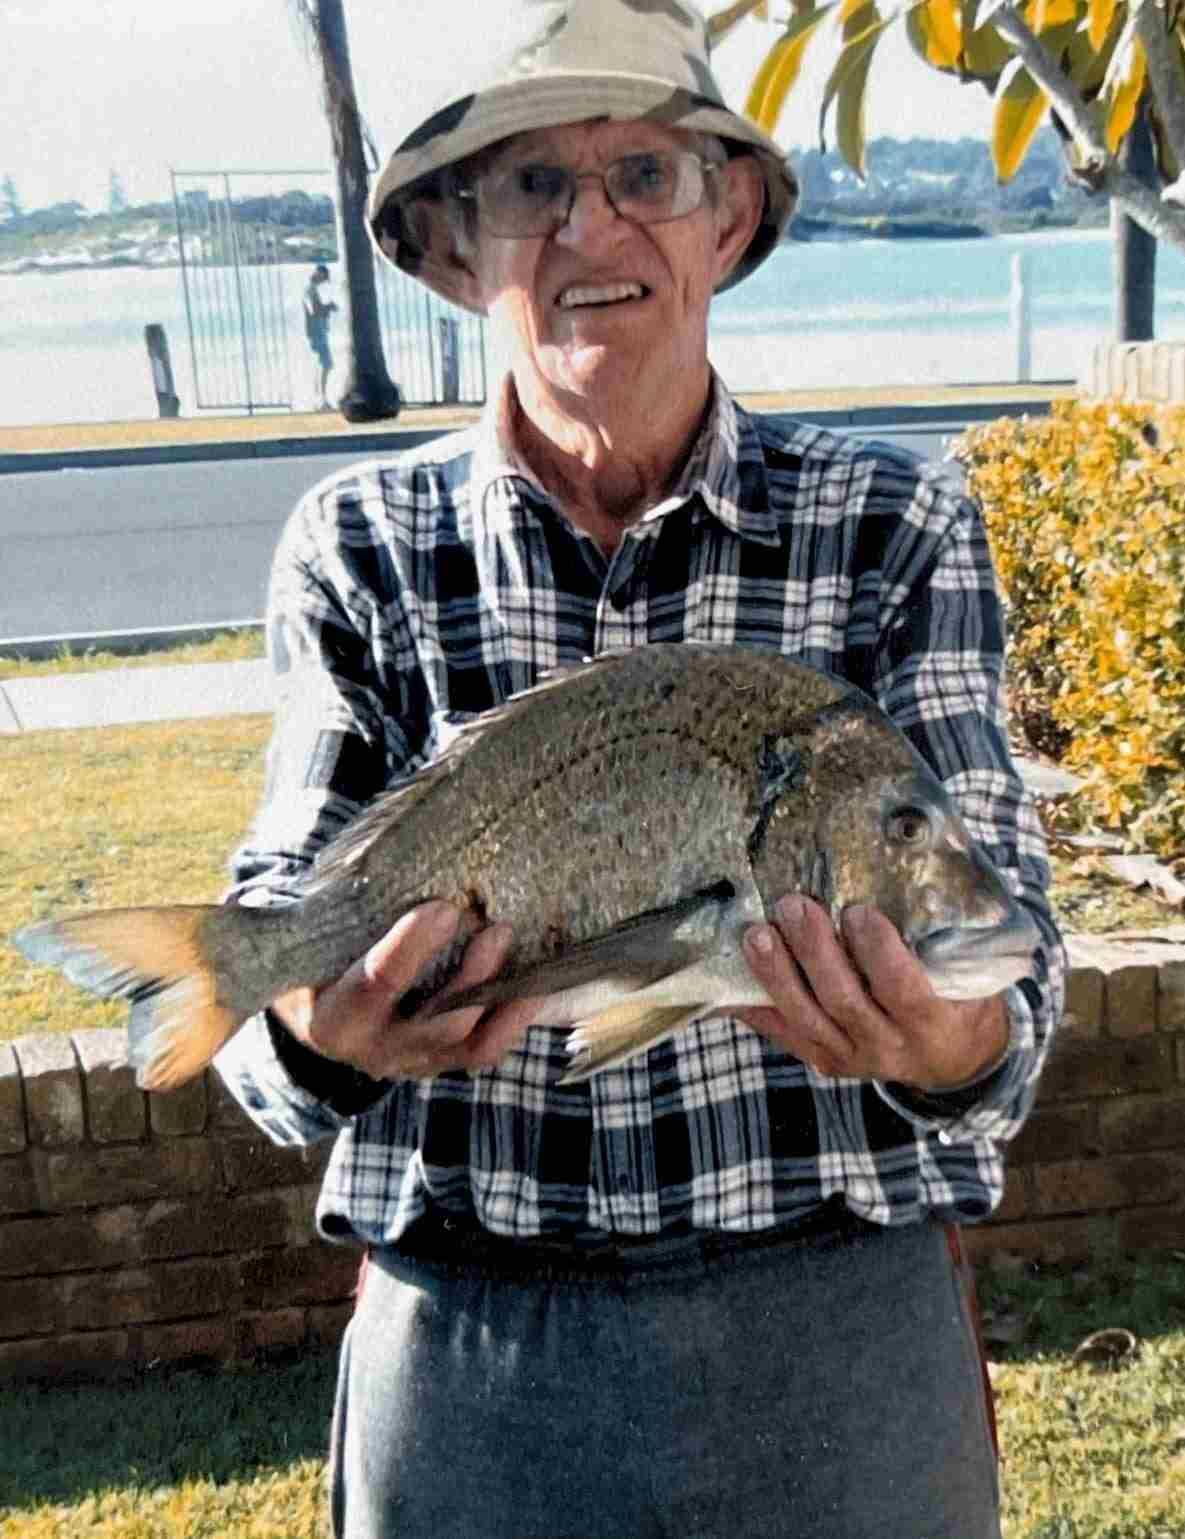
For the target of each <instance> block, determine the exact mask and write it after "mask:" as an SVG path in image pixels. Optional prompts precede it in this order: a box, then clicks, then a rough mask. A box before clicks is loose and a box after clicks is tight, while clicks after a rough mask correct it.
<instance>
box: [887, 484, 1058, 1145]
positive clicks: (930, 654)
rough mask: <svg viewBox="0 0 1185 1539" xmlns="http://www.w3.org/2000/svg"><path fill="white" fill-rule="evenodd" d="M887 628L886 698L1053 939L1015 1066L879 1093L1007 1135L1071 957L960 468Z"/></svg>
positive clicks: (912, 555) (990, 583) (916, 552)
mask: <svg viewBox="0 0 1185 1539" xmlns="http://www.w3.org/2000/svg"><path fill="white" fill-rule="evenodd" d="M880 637H881V640H880V642H879V644H878V648H877V654H876V659H875V664H874V689H875V692H876V694H877V696H878V699H879V701H880V704H881V705H882V707H883V708H884V709H885V710H886V711H887V712H888V714H889V715H890V716H891V717H892V718H893V720H894V721H895V722H896V723H897V725H898V726H900V727H901V728H902V729H903V730H904V731H905V732H906V733H907V735H908V736H909V737H910V738H911V740H912V741H913V743H914V745H915V746H916V747H917V748H918V749H919V751H920V752H921V753H922V754H923V756H924V757H925V758H926V759H927V760H928V761H929V762H930V764H931V765H932V766H933V767H934V768H935V770H936V771H937V773H938V775H939V778H940V779H941V780H942V781H943V783H944V785H945V786H946V789H947V790H948V791H949V792H950V794H951V795H952V797H953V798H954V800H955V802H956V804H957V805H958V807H959V810H960V812H961V814H962V816H963V818H964V821H965V822H966V824H967V826H968V829H969V830H970V832H971V835H972V837H973V838H975V839H977V840H978V841H979V842H980V843H981V844H982V845H983V847H984V848H985V849H986V850H987V852H988V854H989V855H990V856H991V858H992V859H993V861H994V862H995V864H996V865H997V867H998V868H999V870H1000V872H1001V873H1002V875H1003V877H1004V880H1005V882H1006V883H1007V884H1008V886H1009V888H1010V890H1011V891H1012V892H1013V893H1014V895H1015V896H1016V897H1017V898H1018V899H1019V901H1020V902H1021V904H1022V905H1023V906H1024V907H1025V909H1026V910H1027V911H1028V913H1029V914H1030V915H1031V917H1032V919H1033V920H1034V922H1035V923H1036V925H1037V928H1038V931H1039V934H1040V937H1041V941H1040V945H1039V947H1038V948H1037V951H1036V953H1035V958H1034V968H1033V972H1032V975H1031V976H1030V977H1028V978H1025V979H1022V980H1021V981H1020V982H1019V983H1017V984H1014V985H1013V986H1012V987H1010V988H1009V989H1008V990H1007V992H1006V994H1005V1000H1006V1004H1007V1008H1008V1015H1009V1024H1010V1038H1009V1046H1008V1052H1007V1055H1006V1057H1005V1058H1004V1060H1003V1062H1002V1063H1001V1064H999V1065H997V1066H996V1067H995V1068H994V1069H993V1070H992V1072H991V1073H989V1074H987V1075H985V1076H984V1078H983V1079H982V1080H980V1081H979V1082H978V1083H976V1084H973V1085H970V1086H966V1087H961V1088H960V1089H959V1090H957V1091H951V1092H946V1093H945V1094H944V1093H925V1094H923V1093H921V1092H918V1091H915V1090H912V1089H910V1088H908V1087H905V1086H902V1085H889V1084H878V1085H877V1090H878V1092H879V1093H880V1094H881V1096H882V1097H883V1098H884V1099H885V1100H886V1101H887V1102H888V1103H889V1104H890V1105H891V1106H892V1107H893V1108H894V1109H895V1110H897V1111H898V1112H900V1113H901V1114H902V1115H903V1116H904V1117H906V1118H907V1119H908V1120H909V1121H910V1122H911V1123H912V1124H913V1125H914V1126H915V1127H917V1129H918V1130H919V1132H920V1133H922V1134H923V1135H926V1134H932V1135H935V1136H937V1137H938V1138H939V1139H940V1140H941V1141H942V1142H944V1143H953V1142H963V1141H968V1140H974V1139H978V1138H987V1139H991V1140H994V1141H1003V1140H1007V1139H1010V1138H1012V1137H1013V1136H1015V1134H1016V1133H1017V1132H1018V1131H1019V1130H1020V1128H1021V1125H1022V1124H1023V1122H1024V1119H1025V1117H1026V1116H1027V1115H1028V1112H1029V1110H1030V1109H1031V1107H1032V1103H1033V1099H1034V1097H1035V1094H1036V1088H1037V1081H1038V1077H1039V1075H1040V1072H1041V1069H1042V1066H1043V1065H1044V1063H1045V1060H1046V1058H1047V1056H1048V1053H1049V1049H1050V1045H1051V1042H1052V1039H1053V1033H1054V1029H1055V1025H1056V1023H1057V1021H1058V1019H1059V1018H1060V1015H1061V1010H1062V1004H1063V999H1064V986H1065V953H1064V948H1063V946H1062V941H1061V937H1060V935H1059V934H1058V931H1057V927H1056V925H1055V923H1054V920H1053V916H1052V913H1051V911H1050V907H1049V901H1048V896H1047V893H1048V887H1049V880H1050V870H1049V861H1048V855H1047V850H1046V842H1045V836H1044V833H1043V830H1042V828H1041V824H1040V821H1039V819H1038V816H1037V812H1036V808H1035V806H1034V804H1033V801H1032V798H1031V796H1030V795H1029V793H1028V792H1027V791H1026V789H1025V786H1024V783H1023V781H1022V780H1021V777H1020V774H1019V772H1018V770H1017V768H1016V765H1015V764H1014V762H1013V760H1012V755H1011V753H1010V750H1009V745H1008V737H1007V732H1006V727H1005V718H1004V643H1005V634H1004V619H1003V614H1002V608H1001V603H1000V598H999V591H998V588H997V584H996V578H995V573H994V571H993V567H992V561H991V554H990V550H989V547H988V542H987V536H986V532H985V529H984V525H983V519H982V515H981V513H980V510H979V508H978V506H977V505H976V504H975V503H974V502H972V501H971V500H970V499H968V498H967V497H965V496H963V495H962V493H961V492H960V491H959V490H958V489H957V488H956V487H955V486H954V485H953V482H952V478H951V473H950V472H948V471H944V470H934V469H931V470H928V471H926V472H925V473H923V475H922V477H921V478H920V480H918V481H917V483H916V491H915V493H914V496H913V498H912V500H911V502H910V505H909V507H908V509H907V511H906V515H905V517H904V518H903V519H902V521H901V523H900V525H899V527H898V534H897V536H896V538H895V539H894V540H893V541H892V542H891V547H890V550H889V551H888V552H887V558H886V562H885V567H884V586H883V590H882V615H881V625H880Z"/></svg>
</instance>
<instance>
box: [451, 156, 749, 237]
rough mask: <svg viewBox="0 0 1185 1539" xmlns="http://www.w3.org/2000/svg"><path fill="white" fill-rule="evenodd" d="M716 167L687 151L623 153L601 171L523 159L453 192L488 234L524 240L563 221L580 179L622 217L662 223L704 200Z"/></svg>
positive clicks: (551, 232)
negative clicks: (471, 207)
mask: <svg viewBox="0 0 1185 1539" xmlns="http://www.w3.org/2000/svg"><path fill="white" fill-rule="evenodd" d="M720 169H721V167H720V166H718V165H716V164H715V163H714V162H713V161H710V160H704V159H703V157H702V156H700V155H696V154H695V153H694V152H693V151H691V150H675V151H672V152H671V153H669V154H668V153H666V152H665V151H661V150H647V151H645V152H644V153H642V154H638V155H625V156H623V157H622V159H621V160H615V161H614V162H613V164H612V165H609V166H606V167H605V169H604V170H603V171H573V170H572V169H571V167H570V166H553V165H548V164H547V163H546V162H545V161H524V162H523V163H522V164H521V165H517V166H513V167H511V169H510V170H508V171H497V172H493V173H492V174H490V175H488V176H484V177H481V178H479V179H478V181H477V182H476V183H475V184H474V185H473V186H471V187H459V188H457V196H458V197H460V198H465V199H468V200H471V201H472V202H474V203H475V204H476V207H477V218H478V222H479V223H480V224H481V225H482V226H483V227H484V228H485V229H487V230H489V231H490V232H491V233H492V234H494V235H502V236H508V237H509V238H510V239H512V240H525V239H526V238H527V237H528V236H531V235H554V234H555V232H556V231H557V230H558V229H560V228H561V227H562V226H563V225H565V224H566V223H567V222H568V219H569V217H570V215H571V213H572V206H573V204H574V203H575V202H576V193H577V190H578V184H579V183H580V182H584V181H588V180H592V181H594V182H600V183H601V185H602V186H603V188H604V190H605V196H606V198H608V200H609V202H610V203H611V204H612V205H613V208H614V209H615V210H616V211H617V213H619V214H620V215H621V216H622V218H624V219H632V220H634V221H635V222H636V223H638V224H665V223H666V222H667V220H670V219H682V218H683V216H684V215H685V214H691V213H694V212H695V210H696V209H697V208H699V206H700V204H701V203H702V202H703V201H704V193H705V190H706V187H707V179H708V176H709V174H710V173H712V172H715V171H719V170H720Z"/></svg>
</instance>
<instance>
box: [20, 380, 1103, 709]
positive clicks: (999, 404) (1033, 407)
mask: <svg viewBox="0 0 1185 1539" xmlns="http://www.w3.org/2000/svg"><path fill="white" fill-rule="evenodd" d="M1072 393H1073V387H1072V385H1070V384H1069V383H1068V382H1058V383H1054V384H1043V385H1007V384H1004V385H967V386H958V385H955V386H944V387H941V388H939V387H934V386H918V387H909V388H897V389H866V390H842V391H821V390H811V391H797V392H791V391H785V392H779V393H777V394H773V393H766V394H760V395H741V396H740V400H741V401H742V402H743V404H744V405H745V406H746V407H748V408H749V409H750V410H753V411H766V412H787V413H793V414H796V415H801V416H803V417H806V418H808V419H810V420H814V421H819V420H827V421H828V422H829V423H834V424H835V425H836V426H840V427H850V428H854V429H857V430H860V429H864V430H874V429H875V427H876V425H877V423H878V422H885V421H890V420H892V421H897V422H900V421H902V420H908V419H909V418H911V417H922V416H937V417H942V416H943V415H953V414H955V413H957V414H959V415H960V416H962V417H963V418H964V419H965V420H987V419H990V418H992V417H994V416H1002V415H1006V414H1008V415H1016V414H1019V413H1022V412H1032V413H1033V414H1035V415H1040V414H1043V413H1044V412H1046V411H1047V410H1048V408H1049V403H1050V401H1051V400H1053V399H1055V398H1057V397H1059V396H1064V395H1070V394H1072ZM476 415H477V411H476V409H475V408H472V407H468V408H467V407H440V408H423V409H419V408H416V409H409V410H406V411H404V412H403V413H401V415H400V416H399V418H398V420H397V421H396V422H394V423H391V424H388V425H385V426H384V425H383V424H365V425H351V424H348V423H345V422H344V421H343V420H342V418H340V417H339V416H338V415H337V414H336V413H333V414H325V415H321V414H310V415H298V414H288V413H285V414H284V415H282V416H281V415H270V416H255V417H223V418H218V419H204V420H199V419H183V418H178V419H174V420H171V421H145V422H109V423H75V424H67V425H49V426H35V427H27V428H24V427H17V428H0V473H5V472H8V473H12V472H16V473H22V472H28V471H40V470H44V471H52V470H60V469H76V468H77V469H82V468H91V467H93V468H100V467H102V466H104V465H111V464H135V463H141V462H142V463H158V464H159V463H161V462H162V461H165V462H167V461H169V460H186V459H191V458H205V459H213V458H229V457H234V456H236V455H243V454H248V455H258V456H260V457H265V456H274V455H280V454H307V453H309V452H315V451H316V450H318V449H321V450H326V451H333V452H337V453H341V452H349V451H350V450H351V449H354V448H356V449H357V450H358V452H359V455H360V456H362V455H365V454H368V453H372V452H374V450H375V449H376V448H383V447H387V448H390V449H396V448H398V447H401V446H405V445H406V444H407V443H409V442H414V441H417V440H420V439H424V438H428V437H432V436H435V435H436V434H438V433H441V432H447V431H450V430H451V429H453V428H457V427H460V426H462V425H464V424H465V423H467V422H470V421H472V420H473V419H474V418H475V417H476ZM186 629H191V628H188V627H187V628H186ZM166 639H167V638H166V637H164V636H161V637H159V638H157V640H158V641H159V642H160V643H161V644H164V642H165V641H166ZM95 641H96V644H97V645H99V646H101V647H103V648H104V649H105V648H106V645H107V642H106V639H105V638H95ZM116 649H117V650H118V645H116ZM271 709H272V686H271V681H270V676H269V673H268V667H267V664H266V663H265V662H263V661H256V662H240V663H203V664H174V665H165V666H161V667H144V668H128V669H121V668H112V669H107V670H103V671H97V672H91V673H62V674H56V675H51V676H44V677H28V678H13V679H8V680H0V736H6V735H7V736H12V735H14V734H17V733H22V732H44V731H51V730H55V729H57V730H62V729H70V728H86V727H103V726H115V725H121V724H130V723H134V722H152V721H181V720H189V719H197V718H201V717H210V716H235V715H248V714H254V713H266V712H270V711H271Z"/></svg>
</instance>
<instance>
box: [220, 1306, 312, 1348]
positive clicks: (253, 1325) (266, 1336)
mask: <svg viewBox="0 0 1185 1539" xmlns="http://www.w3.org/2000/svg"><path fill="white" fill-rule="evenodd" d="M306 1334H307V1321H306V1319H305V1311H304V1310H303V1309H269V1310H267V1311H266V1312H263V1313H259V1314H245V1315H240V1316H239V1320H238V1329H237V1335H238V1352H237V1356H239V1357H254V1356H255V1355H256V1354H258V1353H265V1354H266V1353H268V1352H276V1351H281V1350H284V1349H288V1348H291V1347H299V1346H303V1345H304V1339H305V1335H306Z"/></svg>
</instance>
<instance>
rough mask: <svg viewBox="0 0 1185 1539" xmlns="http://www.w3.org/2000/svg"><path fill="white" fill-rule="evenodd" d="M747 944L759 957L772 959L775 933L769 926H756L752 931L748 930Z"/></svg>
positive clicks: (746, 934)
mask: <svg viewBox="0 0 1185 1539" xmlns="http://www.w3.org/2000/svg"><path fill="white" fill-rule="evenodd" d="M745 944H746V945H747V946H748V947H749V950H750V951H752V952H755V953H756V955H757V956H759V957H762V958H768V957H771V956H772V955H773V949H774V938H773V932H772V931H771V930H770V928H769V926H768V925H765V924H755V925H754V926H753V927H752V928H751V929H749V930H746V932H745Z"/></svg>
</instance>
